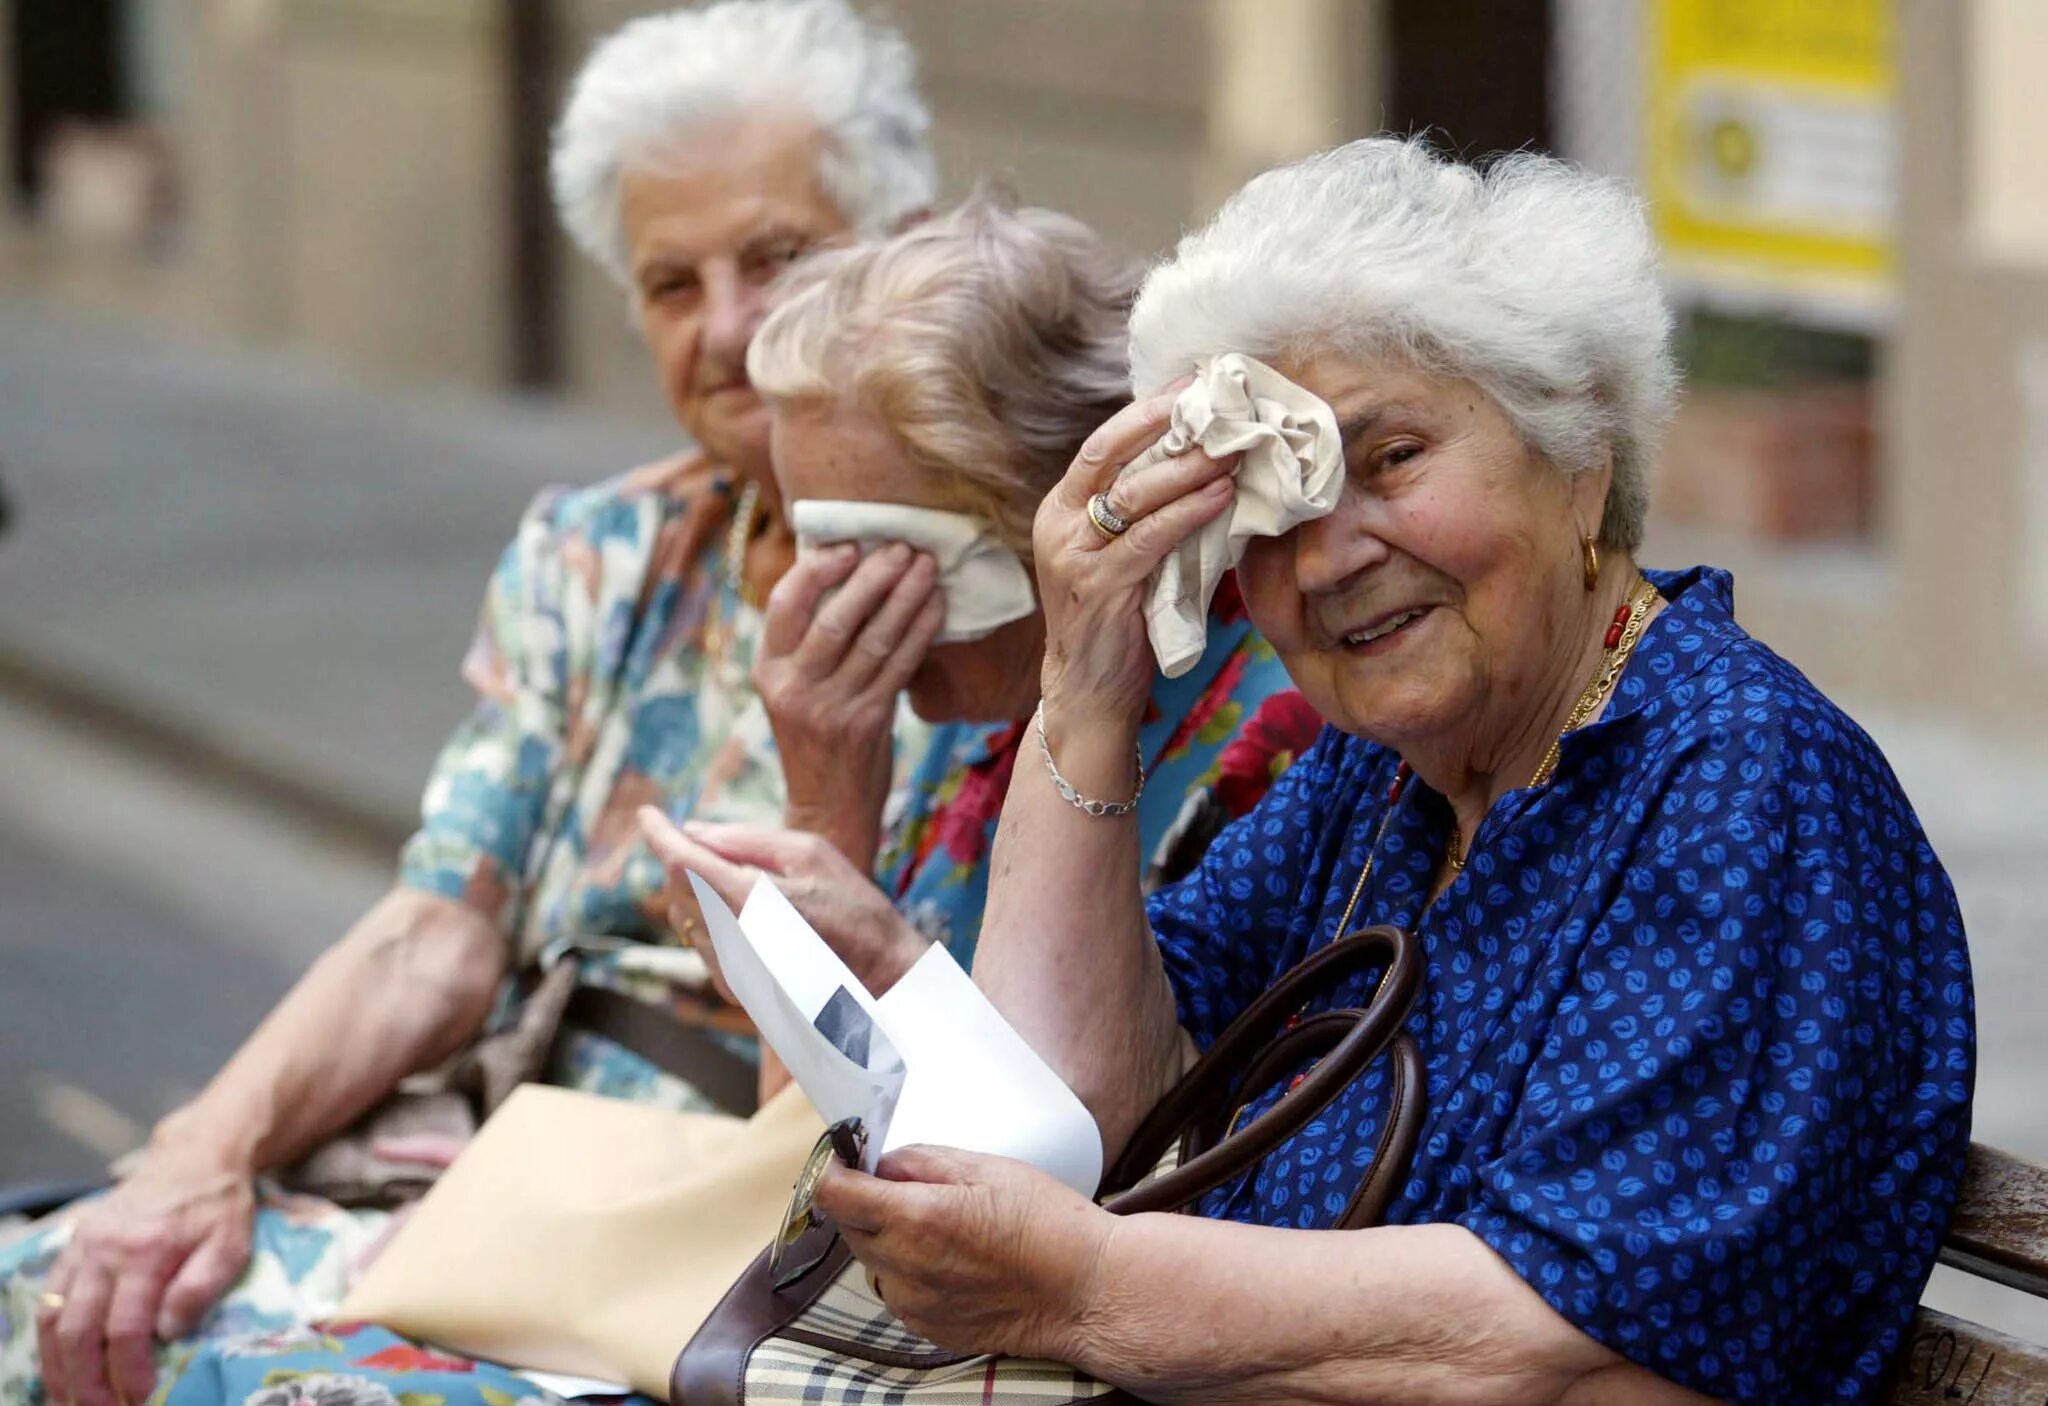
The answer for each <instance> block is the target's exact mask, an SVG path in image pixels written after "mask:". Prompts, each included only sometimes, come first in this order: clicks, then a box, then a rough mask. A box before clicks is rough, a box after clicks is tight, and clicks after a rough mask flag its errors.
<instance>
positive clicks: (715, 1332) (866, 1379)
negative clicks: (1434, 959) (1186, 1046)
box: [669, 927, 1423, 1406]
mask: <svg viewBox="0 0 2048 1406" xmlns="http://www.w3.org/2000/svg"><path fill="white" fill-rule="evenodd" d="M1373 968H1377V969H1378V970H1379V971H1380V972H1381V976H1380V979H1379V981H1378V983H1377V986H1376V988H1375V990H1374V992H1373V995H1372V997H1371V999H1370V1000H1369V1001H1368V1002H1367V1003H1366V1005H1365V1006H1363V1007H1359V1008H1346V1009H1342V1010H1334V1011H1322V1012H1318V1013H1316V1014H1313V1015H1304V1014H1303V1011H1304V1008H1305V1006H1306V1005H1307V1003H1308V1002H1309V1001H1310V1000H1312V999H1313V998H1314V997H1315V996H1316V995H1317V994H1318V993H1321V992H1327V991H1329V990H1330V989H1332V988H1333V987H1334V986H1335V984H1336V983H1337V982H1339V981H1341V980H1344V979H1347V978H1348V977H1350V976H1352V975H1354V974H1355V973H1356V972H1357V971H1359V970H1361V969H1366V970H1370V969H1373ZM1421 974H1422V959H1421V952H1420V948H1419V947H1418V945H1417V944H1416V943H1415V941H1414V939H1413V938H1412V937H1410V936H1409V935H1408V934H1407V933H1404V932H1400V931H1398V930H1396V929H1393V928H1385V927H1380V928H1368V929H1366V930H1365V931H1363V932H1359V933H1353V934H1351V935H1349V936H1347V937H1344V938H1341V939H1339V940H1338V941H1336V942H1333V943H1331V944H1330V945H1329V946H1328V947H1325V948H1323V949H1322V950H1321V951H1319V952H1317V953H1315V954H1313V955H1311V956H1310V957H1309V958H1308V959H1307V960H1306V961H1304V962H1303V963H1302V964H1301V965H1300V966H1298V967H1296V968H1295V969H1294V970H1293V971H1292V972H1289V973H1288V974H1287V975H1286V976H1284V977H1283V978H1281V980H1280V981H1279V982H1277V983H1275V985H1274V986H1273V988H1272V989H1271V990H1269V991H1267V992H1266V993H1265V994H1264V995H1263V996H1261V997H1260V998H1259V999H1258V1000H1256V1001H1254V1002H1253V1003H1252V1005H1251V1007H1250V1008H1249V1009H1247V1010H1246V1011H1245V1013H1244V1014H1243V1015H1241V1016H1239V1017H1238V1018H1237V1020H1236V1021H1234V1022H1232V1024H1231V1026H1230V1028H1229V1029H1228V1030H1226V1031H1225V1032H1224V1033H1223V1034H1222V1036H1221V1037H1219V1038H1218V1039H1217V1041H1216V1043H1215V1044H1214V1045H1213V1046H1212V1047H1211V1048H1210V1050H1209V1053H1208V1054H1206V1055H1204V1056H1203V1057H1202V1059H1201V1060H1200V1061H1199V1062H1197V1063H1196V1065H1195V1067H1194V1068H1193V1069H1192V1070H1190V1071H1189V1072H1188V1075H1187V1077H1186V1078H1184V1079H1183V1080H1182V1081H1181V1082H1180V1083H1179V1084H1178V1085H1176V1086H1175V1088H1174V1089H1173V1090H1172V1092H1170V1093H1169V1094H1168V1095H1167V1096H1166V1097H1165V1098H1164V1099H1162V1100H1160V1103H1159V1106H1158V1107H1157V1108H1155V1109H1154V1110H1153V1111H1152V1113H1151V1114H1150V1115H1148V1116H1147V1117H1146V1119H1145V1121H1144V1123H1143V1124H1142V1125H1141V1126H1140V1127H1139V1129H1138V1131H1137V1132H1136V1133H1134V1134H1132V1136H1131V1140H1130V1142H1129V1144H1128V1145H1127V1146H1126V1147H1125V1148H1124V1151H1123V1155H1122V1156H1121V1157H1120V1158H1118V1160H1117V1163H1116V1165H1115V1166H1114V1167H1112V1168H1110V1170H1109V1173H1108V1175H1107V1176H1106V1177H1105V1178H1104V1179H1103V1186H1104V1189H1105V1192H1106V1193H1113V1194H1106V1195H1105V1198H1104V1200H1103V1203H1102V1204H1103V1205H1104V1207H1105V1208H1106V1209H1108V1210H1110V1211H1114V1212H1116V1213H1118V1214H1121V1215H1131V1214H1136V1213H1139V1212H1143V1211H1174V1210H1185V1209H1187V1208H1188V1207H1190V1206H1192V1205H1193V1204H1194V1203H1195V1202H1196V1201H1198V1200H1200V1199H1201V1198H1202V1197H1203V1196H1205V1195H1207V1194H1208V1193H1209V1192H1210V1191H1212V1190H1214V1189H1215V1188H1217V1187H1220V1186H1223V1185H1225V1184H1227V1183H1229V1182H1232V1181H1234V1180H1235V1179H1236V1178H1238V1177H1240V1176H1243V1175H1244V1174H1245V1173H1247V1172H1249V1171H1250V1170H1251V1169H1252V1168H1253V1167H1255V1166H1256V1165H1257V1164H1258V1162H1259V1161H1260V1159H1262V1158H1263V1157H1264V1156H1265V1155H1266V1154H1267V1153H1268V1152H1270V1151H1272V1149H1273V1148H1275V1147H1277V1146H1278V1145H1279V1144H1280V1143H1282V1142H1284V1141H1285V1140H1286V1139H1287V1138H1289V1137H1292V1136H1293V1135H1294V1134H1295V1133H1296V1132H1297V1131H1298V1130H1299V1129H1300V1128H1301V1127H1302V1126H1303V1125H1304V1124H1306V1123H1307V1122H1308V1121H1309V1120H1310V1119H1312V1118H1314V1117H1315V1116H1316V1115H1317V1114H1319V1113H1321V1112H1322V1111H1323V1109H1324V1108H1326V1107H1328V1106H1329V1104H1330V1103H1331V1101H1332V1100H1334V1099H1335V1098H1336V1097H1337V1095H1338V1094H1339V1093H1341V1092H1342V1091H1343V1090H1344V1089H1345V1088H1346V1087H1347V1086H1348V1085H1349V1084H1350V1083H1351V1082H1352V1081H1353V1080H1354V1079H1356V1078H1357V1077H1358V1076H1359V1075H1360V1074H1362V1073H1364V1071H1365V1068H1366V1066H1367V1065H1368V1064H1370V1063H1371V1062H1372V1061H1373V1060H1374V1059H1375V1058H1377V1057H1378V1056H1379V1055H1381V1054H1382V1053H1384V1054H1387V1055H1389V1056H1390V1057H1391V1059H1392V1069H1391V1072H1392V1075H1393V1084H1392V1088H1393V1092H1392V1100H1391V1104H1390V1110H1389V1114H1388V1117H1387V1119H1386V1121H1385V1126H1384V1127H1383V1128H1382V1129H1381V1132H1380V1139H1379V1144H1378V1146H1377V1148H1376V1149H1375V1151H1374V1155H1373V1159H1372V1162H1371V1164H1370V1167H1369V1169H1368V1171H1367V1173H1366V1176H1365V1178H1364V1180H1363V1181H1362V1182H1361V1183H1360V1184H1359V1187H1358V1189H1357V1191H1356V1192H1355V1193H1354V1194H1353V1196H1352V1198H1351V1202H1350V1204H1349V1205H1348V1206H1347V1207H1346V1209H1345V1212H1344V1214H1343V1215H1342V1216H1341V1217H1339V1219H1338V1222H1337V1226H1338V1228H1340V1229H1356V1228H1359V1227H1361V1226H1367V1225H1376V1224H1378V1223H1379V1222H1380V1220H1381V1218H1382V1217H1383V1216H1384V1215H1385V1212H1386V1208H1387V1205H1388V1203H1389V1202H1391V1201H1392V1199H1393V1197H1394V1193H1395V1191H1396V1190H1397V1189H1398V1187H1399V1185H1400V1182H1401V1180H1402V1178H1404V1177H1405V1176H1406V1174H1407V1169H1408V1165H1409V1163H1410V1162H1411V1161H1412V1160H1413V1158H1414V1154H1415V1141H1416V1138H1417V1137H1418V1136H1419V1134H1420V1131H1421V1126H1422V1116H1421V1115H1422V1105H1421V1090H1422V1088H1423V1071H1422V1056H1421V1053H1420V1051H1419V1050H1418V1049H1417V1048H1416V1045H1415V1042H1414V1040H1413V1039H1412V1038H1410V1037H1409V1036H1408V1035H1407V1034H1405V1033H1403V1032H1402V1030H1401V1026H1402V1024H1403V1022H1404V1021H1405V1020H1406V1018H1407V1014H1408V1008H1409V1007H1410V1005H1411V1004H1413V1002H1414V999H1415V993H1416V990H1417V988H1418V987H1419V986H1420V984H1421ZM1311 1061H1312V1062H1313V1067H1312V1068H1311V1069H1310V1070H1309V1072H1308V1073H1306V1074H1304V1075H1299V1076H1295V1075H1294V1071H1296V1070H1299V1069H1301V1068H1302V1067H1303V1065H1304V1064H1308V1063H1309V1062H1311ZM1283 1081H1284V1082H1286V1083H1287V1091H1286V1092H1285V1093H1284V1094H1282V1096H1281V1097H1280V1098H1279V1100H1278V1101H1277V1102H1275V1103H1274V1104H1273V1106H1272V1107H1271V1108H1269V1109H1267V1110H1266V1111H1265V1112H1264V1113H1262V1114H1260V1115H1259V1116H1258V1117H1256V1118H1253V1119H1251V1120H1250V1121H1249V1122H1248V1123H1245V1125H1244V1126H1242V1127H1240V1126H1238V1125H1239V1123H1240V1121H1241V1118H1240V1115H1241V1114H1242V1113H1243V1111H1244V1110H1245V1109H1246V1108H1247V1107H1249V1106H1250V1105H1251V1104H1252V1103H1253V1102H1254V1101H1256V1100H1257V1098H1258V1096H1259V1095H1260V1094H1262V1093H1264V1092H1266V1091H1268V1090H1271V1089H1273V1088H1274V1087H1276V1086H1277V1085H1278V1084H1280V1083H1282V1082H1283ZM789 1259H790V1262H791V1263H792V1264H799V1265H801V1264H806V1263H808V1264H809V1265H810V1266H811V1267H810V1268H809V1269H808V1270H803V1271H800V1272H799V1276H798V1277H797V1278H796V1279H795V1281H794V1282H789V1283H785V1285H784V1286H783V1287H781V1288H777V1287H776V1285H775V1276H774V1274H773V1273H772V1272H771V1270H770V1268H769V1262H770V1256H769V1254H768V1252H767V1251H763V1252H762V1254H761V1256H760V1257H759V1258H758V1259H756V1260H755V1261H754V1263H753V1265H752V1266H751V1267H750V1268H749V1269H748V1270H747V1272H746V1273H745V1274H743V1275H741V1276H740V1279H739V1282H738V1283H736V1284H734V1285H733V1287H732V1288H731V1290H729V1291H728V1292H727V1294H726V1296H725V1298H724V1299H723V1300H722V1301H721V1302H720V1303H719V1305H718V1307H717V1308H715V1309H713V1310H712V1312H711V1316H710V1317H709V1318H708V1319H706V1320H705V1322H704V1324H703V1326H702V1327H700V1328H699V1329H698V1330H697V1334H696V1336H695V1337H693V1338H691V1339H690V1342H689V1345H688V1346H687V1347H685V1348H684V1349H683V1352H682V1355H681V1356H680V1357H678V1358H677V1359H676V1365H675V1370H674V1372H673V1373H672V1374H671V1377H670V1398H669V1399H670V1400H671V1401H673V1402H676V1403H677V1406H1068V1404H1069V1403H1079V1402H1093V1403H1099V1406H1126V1404H1127V1403H1135V1402H1136V1401H1137V1398H1136V1397H1133V1396H1131V1395H1129V1394H1128V1393H1126V1392H1124V1391H1122V1390H1121V1389H1119V1388H1117V1387H1113V1386H1111V1385H1109V1384H1108V1383H1106V1382H1101V1381H1097V1380H1096V1379H1095V1378H1093V1377H1090V1376H1089V1375H1087V1374H1086V1373H1085V1372H1082V1371H1080V1370H1079V1369H1077V1368H1074V1367H1069V1366H1064V1365H1062V1364H1060V1363H1057V1362H1047V1361H1042V1360H1035V1359H1028V1358H1017V1357H996V1356H990V1355H987V1354H979V1355H971V1354H962V1353H956V1352H949V1351H947V1350H945V1349H944V1348H941V1347H938V1346H936V1345H935V1344H933V1343H930V1342H927V1341H926V1340H925V1339H923V1338H921V1337H919V1336H918V1335H917V1334H915V1333H913V1332H911V1331H910V1330H909V1329H908V1328H906V1327H904V1326H903V1324H902V1323H900V1322H898V1321H897V1320H896V1318H895V1317H894V1315H892V1314H891V1313H890V1312H889V1310H888V1308H887V1307H886V1306H885V1305H884V1304H883V1303H882V1302H881V1300H880V1298H878V1297H877V1296H876V1295H875V1293H874V1292H873V1291H872V1290H871V1289H869V1287H868V1284H867V1276H866V1275H865V1273H863V1272H862V1270H861V1267H860V1266H859V1265H858V1264H856V1263H855V1262H854V1259H853V1256H852V1253H851V1252H850V1251H849V1250H848V1249H847V1247H846V1244H845V1242H844V1241H843V1240H840V1239H839V1235H838V1230H837V1228H836V1227H834V1226H833V1225H832V1224H831V1222H829V1221H819V1222H815V1223H813V1224H812V1225H811V1227H810V1228H809V1229H807V1230H806V1231H804V1233H803V1235H802V1237H801V1238H799V1239H798V1240H797V1241H796V1242H795V1243H794V1244H793V1245H791V1246H790V1247H789Z"/></svg>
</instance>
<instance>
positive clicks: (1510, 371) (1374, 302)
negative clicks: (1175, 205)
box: [1130, 137, 1678, 550]
mask: <svg viewBox="0 0 2048 1406" xmlns="http://www.w3.org/2000/svg"><path fill="white" fill-rule="evenodd" d="M1670 341H1671V314H1670V310H1669V308H1668V307H1667V306H1666V304H1665V301H1664V295H1663V293H1662V291H1661V290H1660V288H1659V287H1658V283H1657V273H1656V247H1655V244H1654V243H1653V241H1652V239H1651V236H1650V231H1649V226H1648V223H1647V222H1646V221H1645V219H1644V217H1643V211H1642V206H1641V202H1640V201H1638V200H1637V198H1636V197H1635V196H1634V195H1633V194H1632V193H1631V192H1630V191H1629V190H1628V189H1627V188H1626V187H1625V186H1623V185H1621V184H1620V183H1619V182H1615V181H1611V180H1606V179H1603V178H1600V177H1597V176H1593V175H1591V174H1588V173H1587V172H1584V171H1581V170H1579V169H1577V168H1576V167H1573V166H1569V165H1566V164H1565V163H1564V162H1561V161H1557V160H1553V159H1551V158H1549V157H1544V156H1536V155H1530V154H1526V153H1525V154H1516V155H1512V156H1504V157H1501V158H1499V159H1497V160H1495V161H1494V162H1492V163H1491V164H1490V165H1489V166H1487V167H1486V169H1485V170H1483V171H1481V170H1476V169H1474V168H1473V167H1470V166H1467V165H1463V164H1461V163H1458V162H1455V161H1451V160H1447V159H1445V158H1443V157H1441V156H1438V155H1437V154H1435V153H1434V152H1432V151H1431V150H1430V149H1429V148H1428V147H1427V146H1426V145H1425V144H1424V143H1422V142H1421V141H1418V140H1408V141H1401V140H1396V139H1392V138H1385V137H1376V138H1368V139H1365V140H1363V141H1356V142H1352V143H1350V144H1348V145H1346V146H1341V147H1336V148H1334V149H1332V150H1330V151H1325V152H1322V153H1319V154H1317V155H1315V156H1311V157H1308V158H1307V159H1305V160H1302V161H1297V162H1295V163H1293V164H1292V165H1288V166H1281V167H1277V168H1275V169H1273V170H1271V171H1267V172H1265V173H1264V174H1263V175H1260V176H1257V177H1255V178H1254V179H1253V180H1252V181H1251V182H1250V183H1249V184H1247V185H1246V186H1245V187H1244V189H1242V190H1240V191H1238V192H1237V194H1235V195H1233V196H1232V197H1231V198H1230V199H1229V200H1228V201H1227V202H1226V203H1225V204H1224V206H1223V208H1222V209H1221V210H1219V211H1218V212H1217V213H1216V216H1215V218H1214V219H1212V220H1210V222H1209V223H1208V224H1207V225H1205V226H1204V227H1203V228H1201V229H1199V230H1197V231H1195V232H1194V233H1192V234H1189V235H1188V236H1186V237H1185V238H1183V239H1182V240H1181V241H1180V245H1179V247H1178V248H1177V249H1176V250H1175V251H1174V253H1173V256H1172V257H1171V258H1170V259H1167V260H1166V261H1165V262H1163V263H1161V264H1159V265H1158V266H1157V267H1155V268H1154V269H1153V270H1152V271H1151V273H1150V274H1149V275H1148V276H1147V278H1146V279H1145V284H1144V287H1143V289H1142V290H1141V291H1140V293H1139V295H1138V300H1137V305H1136V307H1135V308H1134V309H1133V311H1132V313H1131V345H1130V365H1131V380H1132V383H1133V384H1134V385H1135V386H1136V387H1137V388H1138V390H1139V391H1140V392H1141V393H1144V392H1148V391H1150V390H1154V389H1156V388H1158V387H1160V386H1163V385H1165V384H1166V383H1167V382H1169V381H1171V380H1173V379H1174V378H1175V377H1177V376H1180V375H1182V374H1184V373H1186V372H1187V371H1189V370H1192V369H1193V367H1194V365H1195V362H1196V360H1197V359H1198V358H1200V357H1203V356H1208V355H1215V354H1218V353H1222V352H1228V351H1237V352H1244V353H1247V354H1248V355H1252V356H1256V357H1260V358H1262V359H1268V360H1270V359H1274V358H1282V359H1286V358H1305V357H1312V356H1315V355H1318V354H1322V353H1331V354H1335V355H1339V356H1353V357H1369V356H1381V355H1388V354H1392V355H1396V356H1399V357H1401V358H1403V359H1405V360H1407V361H1408V362H1409V363H1411V364H1413V365H1415V366H1417V367H1418V368H1420V369H1422V370H1425V371H1428V372H1432V373H1436V374H1442V375H1447V376H1454V377H1461V378H1465V379H1469V380H1471V381H1472V382H1474V383H1475V384H1477V385H1478V386H1479V387H1480V388H1481V389H1482V390H1484V391H1485V392H1486V393H1487V394H1488V395H1489V396H1491V397H1492V398H1493V400H1494V401H1495V402H1496V403H1497V404H1498V405H1499V406H1500V407H1501V409H1502V411H1503V412H1504V413H1505V414H1506V415H1507V416H1508V418H1509V419H1510V420H1511V421H1512V422H1513V423H1514V424H1515V426H1516V428H1517V430H1518V431H1519V432H1520V433H1521V435H1522V437H1523V439H1524V440H1525V441H1526V442H1527V443H1528V444H1529V445H1530V446H1531V447H1532V448H1534V449H1535V450H1536V452H1537V453H1539V454H1541V455H1542V456H1543V457H1544V458H1545V459H1547V460H1548V461H1549V462H1551V463H1552V464H1554V465H1555V466H1557V467H1558V468H1559V469H1561V470H1563V471H1564V472H1566V473H1577V472H1580V471H1583V470H1586V469H1591V468H1596V467H1597V466H1598V465H1599V464H1601V463H1602V462H1611V463H1612V464H1613V468H1614V481H1613V486H1612V488H1611V489H1610V490H1609V492H1608V495H1607V506H1606V509H1605V512H1604V515H1603V517H1602V520H1601V525H1600V540H1601V541H1602V542H1603V543H1604V544H1606V545H1609V546H1615V547H1623V548H1628V549H1631V550H1633V549H1634V548H1636V547H1638V546H1640V545H1641V543H1642V537H1643V529H1644V524H1645V520H1646V518H1647V517H1648V513H1649V503H1650V465H1651V461H1652V460H1653V458H1654V457H1655V454H1656V448H1657V442H1658V440H1659V438H1660V437H1661V436H1662V434H1663V431H1664V427H1665V426H1666V424H1667V423H1668V422H1669V420H1670V418H1671V413H1672V411H1673V409H1674V408H1675V405H1676V401H1677V395H1678V372H1677V369H1676V365H1675V363H1674V361H1673V359H1672V355H1671V348H1670Z"/></svg>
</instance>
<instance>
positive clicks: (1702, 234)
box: [1648, 0, 1898, 326]
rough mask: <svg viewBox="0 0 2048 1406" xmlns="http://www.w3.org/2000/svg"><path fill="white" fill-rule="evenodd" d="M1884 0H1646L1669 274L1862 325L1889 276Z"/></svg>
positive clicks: (1889, 104)
mask: <svg viewBox="0 0 2048 1406" xmlns="http://www.w3.org/2000/svg"><path fill="white" fill-rule="evenodd" d="M1893 3H1894V0H1655V6H1654V8H1655V20H1654V26H1653V33H1652V37H1651V45H1650V81H1649V122H1648V132H1649V142H1648V155H1649V181H1650V194H1651V199H1652V201H1653V204H1654V216H1653V218H1654V221H1655V224H1656V228H1657V234H1658V237H1659V239H1660V240H1661V241H1662V243H1663V246H1664V253H1665V258H1666V261H1667V264H1668V266H1669V268H1670V270H1671V273H1672V275H1673V278H1674V281H1675V282H1677V283H1679V284H1680V285H1681V286H1690V287H1692V288H1695V289H1697V290H1698V291H1699V292H1700V293H1701V295H1702V296H1704V297H1707V298H1709V299H1715V298H1717V297H1718V298H1722V299H1733V300H1737V301H1742V302H1749V303H1756V302H1767V303H1777V304H1782V305H1784V306H1786V307H1788V308H1789V309H1791V310H1793V311H1794V312H1804V313H1806V314H1808V315H1810V316H1812V317H1815V318H1817V319H1818V320H1821V321H1827V322H1844V323H1849V324H1855V325H1865V326H1870V325H1875V324H1876V323H1878V322H1881V321H1882V319H1883V318H1884V316H1885V315H1886V314H1887V313H1888V312H1889V311H1890V309H1891V305H1892V302H1893V299H1894V296H1895V292H1896V284H1895V263H1894V260H1895V250H1894V235H1893V223H1894V209H1895V206H1896V202H1897V193H1898V170H1897V167H1898V138H1897V131H1898V118H1897V104H1896V91H1895V88H1896V83H1895V64H1894V60H1893V46H1894V44H1895V42H1896V39H1895V25H1894V17H1893Z"/></svg>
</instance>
